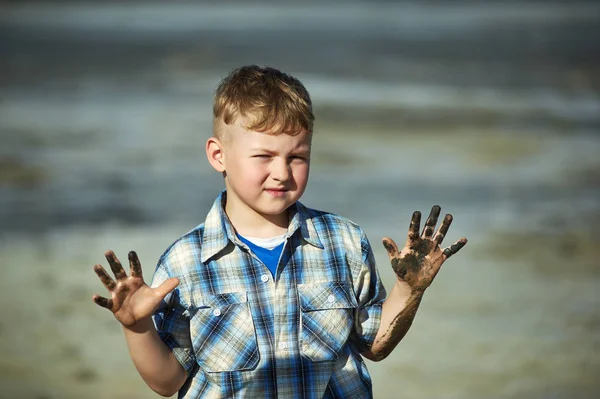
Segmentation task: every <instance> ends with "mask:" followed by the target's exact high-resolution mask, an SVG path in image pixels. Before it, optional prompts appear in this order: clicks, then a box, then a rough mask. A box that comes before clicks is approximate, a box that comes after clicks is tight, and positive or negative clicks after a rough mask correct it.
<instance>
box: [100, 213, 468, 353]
mask: <svg viewBox="0 0 600 399" xmlns="http://www.w3.org/2000/svg"><path fill="white" fill-rule="evenodd" d="M440 212H441V208H440V207H439V206H438V205H435V206H433V208H432V209H431V213H430V214H429V217H428V218H427V221H426V222H425V226H424V228H423V232H420V230H421V228H420V225H421V212H419V211H415V212H414V213H413V215H412V219H411V222H410V227H409V229H408V237H407V240H406V243H405V244H404V247H403V248H402V249H401V250H399V249H398V246H397V245H396V243H395V242H394V240H392V239H391V238H388V237H384V238H383V246H384V247H385V249H386V250H387V253H388V256H389V258H390V262H391V265H392V268H393V270H394V272H395V274H396V276H397V278H398V280H399V281H401V282H404V283H405V284H407V285H408V286H409V287H410V291H411V295H410V297H409V298H408V300H407V303H406V307H405V308H404V310H403V311H402V312H401V313H400V314H398V315H397V316H396V319H397V320H394V321H395V322H394V323H392V325H391V327H390V329H389V330H388V331H387V332H386V333H385V334H384V335H383V336H382V337H380V340H393V341H396V340H398V341H399V340H400V339H402V337H403V336H404V335H405V334H406V332H407V331H408V328H409V327H410V324H411V322H412V319H413V318H414V316H415V313H416V310H417V308H418V306H419V303H420V302H421V298H422V295H423V292H424V291H425V289H426V288H427V287H429V285H431V283H432V281H433V279H434V278H435V276H436V275H437V273H438V271H439V270H440V267H441V266H442V264H443V263H444V262H445V261H446V260H447V259H448V258H449V257H451V256H452V255H454V254H456V253H457V252H458V251H459V250H460V249H461V248H462V247H463V246H465V244H466V243H467V239H466V238H465V237H463V238H461V239H459V240H458V241H456V242H455V243H454V244H452V245H450V246H448V247H446V248H444V249H442V248H441V244H442V241H443V240H444V238H445V236H446V234H447V233H448V229H449V228H450V224H451V223H452V215H450V214H447V215H445V217H444V219H443V221H442V223H441V225H440V227H439V229H438V230H437V232H435V234H434V230H435V227H436V225H437V222H438V218H439V216H440ZM105 256H106V259H107V261H108V263H109V265H110V268H111V270H112V272H113V274H114V276H115V278H116V281H115V280H113V279H112V278H111V277H110V276H109V275H108V273H107V272H106V270H105V269H104V267H102V265H95V266H94V271H95V272H96V274H97V275H98V277H99V278H100V280H101V281H102V284H103V285H104V286H105V287H106V289H107V290H108V291H109V293H110V296H111V297H110V298H105V297H102V296H100V295H94V296H93V300H94V302H95V303H96V304H98V305H99V306H102V307H104V308H107V309H109V310H110V311H111V312H113V314H114V315H115V317H116V318H117V320H118V321H119V322H121V323H122V324H124V325H126V326H127V325H134V324H135V323H136V321H138V320H140V319H143V318H145V317H148V316H149V315H151V314H152V313H153V312H154V310H155V309H156V307H157V306H158V304H159V303H160V301H161V300H162V299H163V298H164V297H165V296H166V295H167V294H168V293H169V292H171V291H172V290H173V289H175V287H176V286H177V284H178V281H177V279H176V278H171V279H168V280H167V281H165V282H164V283H163V284H162V285H160V286H159V287H156V288H151V287H149V286H148V285H147V284H146V283H145V282H144V280H143V276H142V268H141V265H140V262H139V259H138V257H137V254H136V253H135V252H133V251H132V252H130V253H129V256H128V257H129V263H130V274H129V276H128V275H127V274H126V273H125V271H124V269H123V266H122V265H121V263H120V262H119V260H118V259H117V257H116V256H115V254H114V253H113V252H112V251H107V252H106V254H105ZM387 354H388V353H386V354H384V355H383V354H382V355H380V356H381V357H385V356H387ZM380 356H377V357H380Z"/></svg>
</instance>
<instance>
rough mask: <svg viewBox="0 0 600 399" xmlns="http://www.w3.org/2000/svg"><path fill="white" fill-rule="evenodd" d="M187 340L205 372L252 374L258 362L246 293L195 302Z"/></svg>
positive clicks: (200, 299) (217, 295)
mask: <svg viewBox="0 0 600 399" xmlns="http://www.w3.org/2000/svg"><path fill="white" fill-rule="evenodd" d="M190 336H191V340H192V346H193V349H194V354H195V355H196V361H197V362H198V365H200V367H202V369H203V370H204V371H207V372H223V371H240V370H251V369H254V368H255V367H256V365H257V364H258V361H259V359H260V355H259V352H258V343H257V340H256V332H255V329H254V322H253V321H252V314H251V313H250V308H249V307H248V300H247V294H246V292H230V293H225V294H216V295H205V296H203V297H201V298H194V299H193V303H192V306H191V308H190Z"/></svg>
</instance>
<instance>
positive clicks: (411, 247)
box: [383, 205, 467, 291]
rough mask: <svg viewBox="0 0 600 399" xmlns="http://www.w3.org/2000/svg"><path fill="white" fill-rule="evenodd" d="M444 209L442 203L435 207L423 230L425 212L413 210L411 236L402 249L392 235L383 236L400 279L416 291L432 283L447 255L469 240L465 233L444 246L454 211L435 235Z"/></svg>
mask: <svg viewBox="0 0 600 399" xmlns="http://www.w3.org/2000/svg"><path fill="white" fill-rule="evenodd" d="M440 211H441V208H440V207H439V206H438V205H435V206H434V207H433V208H431V213H430V214H429V218H428V219H427V222H425V228H424V229H423V233H420V224H421V212H419V211H415V212H414V213H413V216H412V220H411V222H410V227H409V229H408V239H407V240H406V243H405V244H404V248H402V250H401V251H399V250H398V247H397V246H396V243H395V242H394V241H393V240H392V239H391V238H388V237H384V238H383V246H384V247H385V249H386V250H387V253H388V256H389V257H390V261H391V263H392V268H393V269H394V272H395V273H396V276H397V277H398V279H399V280H400V281H404V282H406V283H407V284H408V285H409V286H410V287H411V289H412V290H413V291H424V290H425V289H426V288H427V287H429V285H430V284H431V282H432V281H433V279H434V278H435V276H436V274H437V273H438V271H439V270H440V267H441V266H442V264H443V263H444V262H445V261H446V259H448V258H449V257H450V256H452V255H454V254H455V253H457V252H458V251H459V250H460V249H461V248H462V247H464V246H465V244H466V243H467V239H466V238H464V237H463V238H461V239H460V240H458V241H456V242H455V243H454V244H452V245H451V246H449V247H447V248H445V249H443V250H442V249H441V248H440V245H441V244H442V241H443V239H444V237H445V236H446V233H447V232H448V228H449V227H450V224H451V223H452V215H450V214H447V215H446V216H445V217H444V220H443V222H442V225H441V226H440V228H439V229H438V231H437V232H436V233H435V236H434V234H433V231H434V229H435V226H436V224H437V221H438V217H439V216H440Z"/></svg>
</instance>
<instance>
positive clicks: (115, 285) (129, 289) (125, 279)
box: [92, 251, 179, 327]
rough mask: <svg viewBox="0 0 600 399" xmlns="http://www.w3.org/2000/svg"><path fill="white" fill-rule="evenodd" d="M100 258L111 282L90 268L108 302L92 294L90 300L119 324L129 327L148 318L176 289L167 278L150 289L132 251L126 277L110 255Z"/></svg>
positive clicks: (99, 268)
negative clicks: (102, 287)
mask: <svg viewBox="0 0 600 399" xmlns="http://www.w3.org/2000/svg"><path fill="white" fill-rule="evenodd" d="M104 256H105V257H106V260H107V261H108V264H109V265H110V268H111V270H112V272H113V274H114V275H115V279H116V281H115V280H113V279H112V278H111V277H110V276H109V275H108V273H107V272H106V270H104V268H103V267H102V265H96V266H94V271H95V272H96V274H97V275H98V277H99V278H100V281H102V284H104V286H105V287H106V289H107V290H108V292H109V293H110V298H105V297H102V296H100V295H97V294H95V295H94V296H93V297H92V300H93V301H94V302H95V303H96V304H98V305H99V306H102V307H104V308H107V309H108V310H110V311H111V312H113V313H114V315H115V317H116V319H117V320H119V322H120V323H121V324H123V325H124V326H126V327H131V326H133V325H135V323H136V322H137V321H139V320H141V319H143V318H147V317H150V316H151V315H152V313H153V312H154V310H155V309H156V308H157V307H158V304H159V303H160V301H161V300H162V299H163V298H164V297H165V296H166V295H167V294H168V293H169V292H171V291H173V290H174V289H175V287H177V284H179V281H178V280H177V279H176V278H170V279H168V280H166V281H165V282H164V283H162V284H161V285H160V286H159V287H157V288H150V287H149V286H148V285H147V284H146V283H145V282H144V278H143V276H142V266H141V265H140V261H139V259H138V256H137V254H136V253H135V252H134V251H131V252H129V266H130V273H129V276H128V275H127V273H125V270H124V269H123V266H122V265H121V262H119V259H117V257H116V256H115V254H114V252H112V251H107V252H106V253H105V254H104Z"/></svg>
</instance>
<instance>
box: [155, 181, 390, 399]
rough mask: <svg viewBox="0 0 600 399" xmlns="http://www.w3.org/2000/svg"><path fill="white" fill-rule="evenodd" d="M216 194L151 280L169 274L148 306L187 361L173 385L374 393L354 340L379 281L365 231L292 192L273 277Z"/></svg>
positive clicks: (250, 393) (366, 322) (362, 340)
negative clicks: (174, 280)
mask: <svg viewBox="0 0 600 399" xmlns="http://www.w3.org/2000/svg"><path fill="white" fill-rule="evenodd" d="M225 196H226V192H225V191H223V192H222V193H221V195H219V197H218V198H217V200H216V201H215V203H214V205H213V207H212V209H211V210H210V212H209V213H208V216H207V218H206V221H205V223H204V224H202V225H200V226H198V227H197V228H195V229H194V230H192V231H190V232H189V233H187V234H185V235H184V236H183V237H181V238H180V239H178V240H177V241H176V242H175V243H174V244H173V245H171V247H169V248H168V249H167V251H166V252H165V253H164V254H163V256H162V257H161V258H160V260H159V263H158V266H157V269H156V272H155V274H154V279H153V282H152V286H154V287H156V286H158V285H159V284H161V283H162V282H163V281H164V280H166V279H167V278H169V277H178V278H179V286H178V287H177V288H176V289H175V290H174V291H173V292H172V293H170V294H169V295H168V296H167V297H166V298H165V300H164V301H163V303H162V304H161V305H160V306H159V308H158V310H157V311H156V313H155V315H154V323H155V325H156V327H157V330H158V331H159V335H160V336H161V338H162V339H163V341H164V342H165V343H166V345H167V346H168V347H169V348H170V349H171V350H172V351H173V354H174V355H175V357H176V358H177V359H178V360H179V362H180V363H181V364H182V365H183V367H184V368H185V370H186V371H187V372H188V376H189V377H188V380H187V381H186V383H185V384H184V386H183V387H182V389H181V390H180V391H179V397H180V398H370V397H372V388H371V377H370V376H369V373H368V371H367V368H366V366H365V363H364V362H363V359H362V357H361V355H360V352H362V351H364V350H365V349H367V348H369V347H370V345H371V344H372V342H373V340H374V338H375V335H376V333H377V330H378V328H379V324H380V318H381V304H382V302H383V300H384V299H385V296H386V293H385V289H384V287H383V285H382V284H381V281H380V279H379V274H378V272H377V269H376V267H375V261H374V257H373V252H372V250H371V246H370V244H369V242H368V240H367V237H366V236H365V234H364V233H363V231H362V230H361V229H360V227H358V226H357V225H356V224H354V223H352V222H351V221H349V220H347V219H344V218H342V217H340V216H336V215H333V214H329V213H325V212H321V211H316V210H313V209H308V208H306V207H304V206H303V205H302V204H301V203H299V202H297V203H296V204H295V205H293V206H292V207H290V211H291V212H290V224H289V227H288V232H287V235H286V242H285V246H284V249H283V252H282V255H281V259H280V261H279V264H278V267H277V273H276V277H275V279H274V278H273V276H272V275H271V273H270V272H269V270H268V269H267V267H266V266H265V265H263V264H262V263H261V261H260V260H259V259H258V258H257V257H256V256H255V255H254V254H253V253H251V252H250V250H249V249H248V247H247V246H246V245H245V244H244V243H242V242H241V241H240V240H239V239H238V238H237V236H236V234H235V232H234V229H233V226H232V225H231V223H230V222H229V219H228V218H227V216H226V214H225V211H224V207H223V205H224V201H225Z"/></svg>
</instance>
